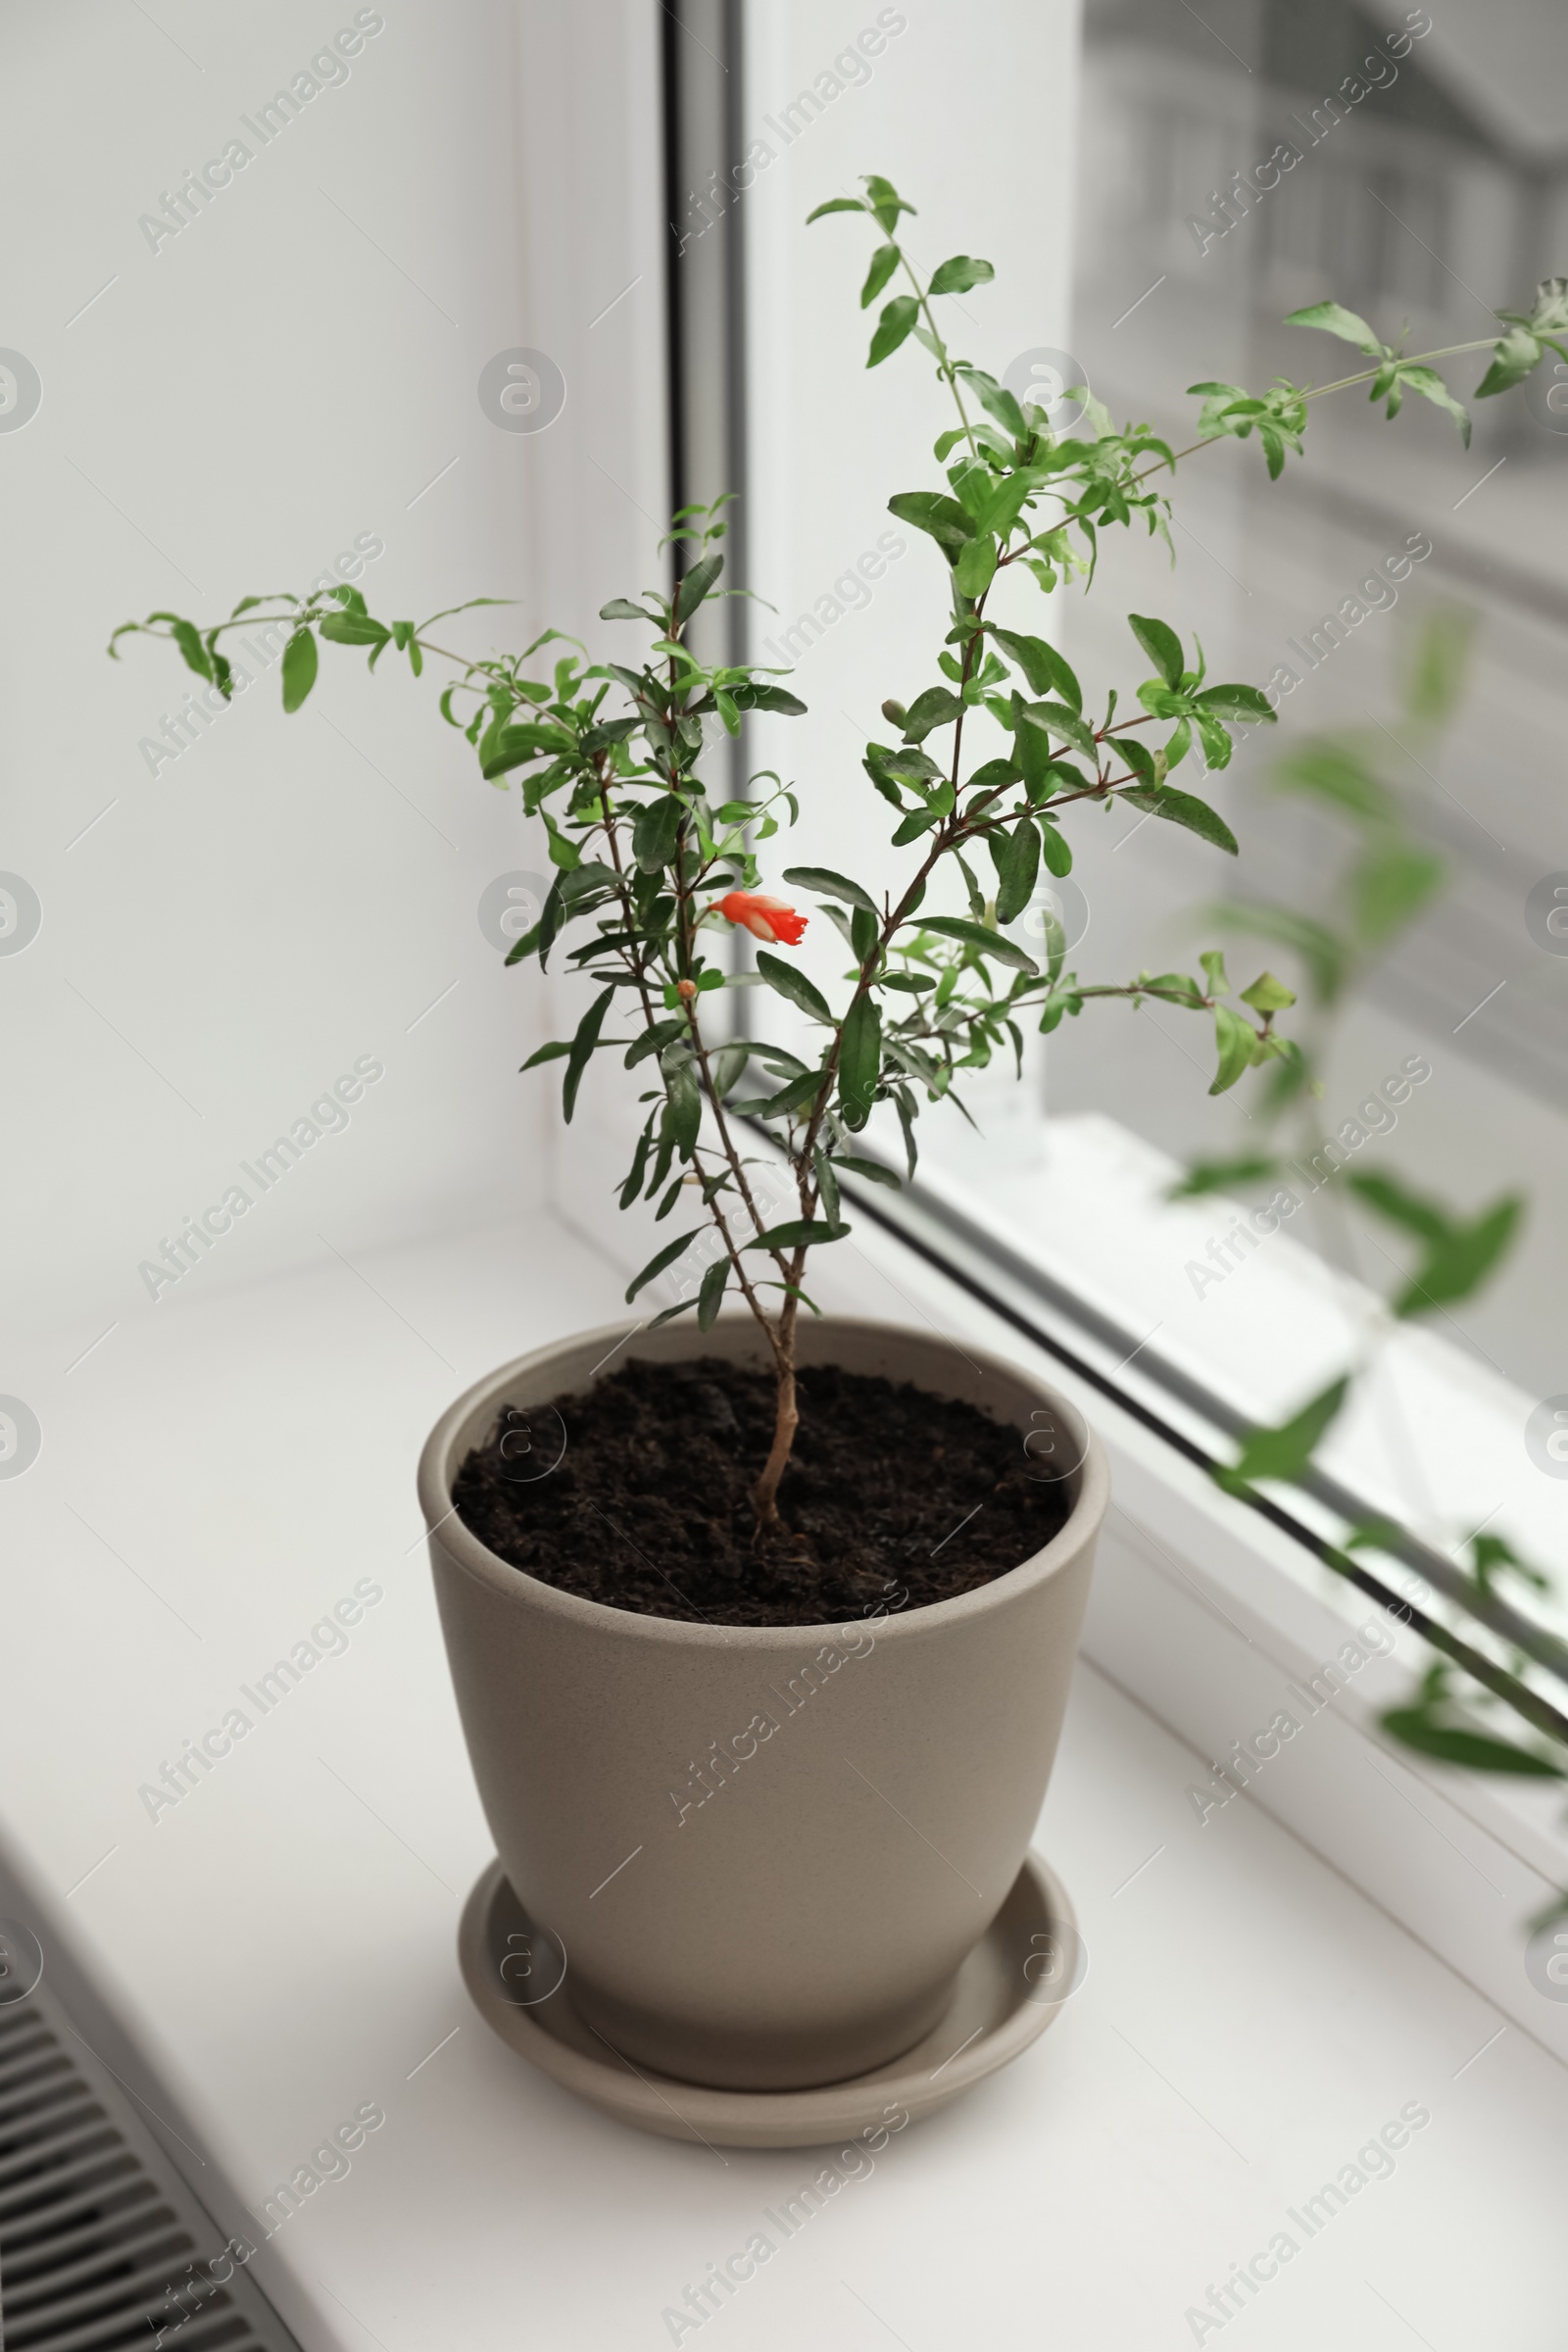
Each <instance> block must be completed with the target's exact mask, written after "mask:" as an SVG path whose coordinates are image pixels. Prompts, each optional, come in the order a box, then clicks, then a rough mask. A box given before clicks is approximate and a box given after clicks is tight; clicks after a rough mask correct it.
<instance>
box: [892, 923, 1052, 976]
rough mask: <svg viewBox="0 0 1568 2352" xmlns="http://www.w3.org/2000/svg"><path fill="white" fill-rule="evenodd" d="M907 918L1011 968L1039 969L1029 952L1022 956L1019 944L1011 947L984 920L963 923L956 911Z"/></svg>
mask: <svg viewBox="0 0 1568 2352" xmlns="http://www.w3.org/2000/svg"><path fill="white" fill-rule="evenodd" d="M908 919H909V921H910V923H911V924H918V926H919V928H920V929H921V930H922V931H934V932H936V934H937V936H938V937H939V938H941V939H956V940H960V941H961V942H962V943H963V945H964V946H965V947H966V948H976V949H978V950H979V952H980V954H981V955H983V956H990V957H991V959H992V961H993V962H995V963H1005V964H1008V965H1010V966H1011V967H1012V969H1013V970H1014V971H1018V972H1038V971H1039V969H1040V966H1039V964H1038V963H1036V962H1035V960H1034V958H1033V957H1032V956H1026V955H1025V954H1024V952H1023V950H1022V948H1016V947H1014V946H1013V944H1012V941H1011V940H1010V939H1003V938H1001V937H1000V936H999V935H998V933H996V932H995V931H992V930H990V929H988V927H987V926H986V925H985V924H984V923H966V922H964V921H963V920H962V918H961V917H960V916H958V915H956V914H925V915H910V916H909V918H908Z"/></svg>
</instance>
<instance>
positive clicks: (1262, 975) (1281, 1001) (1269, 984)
mask: <svg viewBox="0 0 1568 2352" xmlns="http://www.w3.org/2000/svg"><path fill="white" fill-rule="evenodd" d="M1242 1003H1243V1004H1244V1005H1250V1006H1251V1007H1252V1010H1253V1011H1254V1012H1283V1011H1284V1010H1285V1007H1286V1006H1287V1005H1294V1004H1295V1003H1296V992H1295V990H1294V989H1290V988H1287V987H1286V985H1285V983H1284V981H1283V980H1276V979H1275V977H1274V975H1273V973H1272V972H1259V973H1258V976H1257V978H1256V979H1255V980H1254V981H1253V982H1252V985H1251V987H1250V988H1244V989H1243V991H1242Z"/></svg>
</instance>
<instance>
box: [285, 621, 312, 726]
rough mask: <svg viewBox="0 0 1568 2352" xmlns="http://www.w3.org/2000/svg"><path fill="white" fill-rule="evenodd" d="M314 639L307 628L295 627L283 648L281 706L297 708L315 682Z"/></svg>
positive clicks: (289, 708) (286, 709)
mask: <svg viewBox="0 0 1568 2352" xmlns="http://www.w3.org/2000/svg"><path fill="white" fill-rule="evenodd" d="M317 663H318V655H317V651H316V639H315V638H314V637H313V636H312V634H311V632H310V630H309V629H296V630H295V632H294V634H293V636H292V637H291V638H290V639H289V641H288V643H287V645H285V646H284V648H283V708H284V710H285V711H297V710H298V709H299V707H300V705H301V703H303V702H304V700H305V698H306V696H307V695H308V694H309V693H310V691H311V688H312V687H313V686H314V685H315V684H316V671H317Z"/></svg>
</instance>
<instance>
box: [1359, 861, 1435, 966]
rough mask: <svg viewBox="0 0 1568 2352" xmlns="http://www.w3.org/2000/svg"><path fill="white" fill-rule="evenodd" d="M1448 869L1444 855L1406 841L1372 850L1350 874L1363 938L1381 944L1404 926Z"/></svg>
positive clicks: (1369, 942) (1376, 945) (1417, 911)
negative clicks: (1413, 845) (1437, 856)
mask: <svg viewBox="0 0 1568 2352" xmlns="http://www.w3.org/2000/svg"><path fill="white" fill-rule="evenodd" d="M1446 870H1447V869H1446V866H1445V865H1444V862H1443V859H1442V858H1435V857H1433V856H1431V855H1430V854H1429V852H1427V851H1425V850H1418V849H1412V848H1411V847H1409V846H1408V845H1407V844H1405V843H1403V842H1393V843H1391V844H1390V845H1389V847H1388V848H1386V849H1383V848H1375V849H1373V850H1370V851H1369V852H1368V853H1367V855H1366V856H1365V857H1364V858H1361V859H1359V860H1358V862H1357V864H1356V865H1355V867H1354V869H1353V871H1352V873H1351V876H1350V897H1351V905H1352V907H1353V909H1354V914H1355V925H1356V929H1357V931H1358V932H1359V933H1360V935H1361V937H1362V939H1363V940H1365V941H1366V942H1367V943H1368V944H1369V945H1370V946H1373V947H1381V946H1382V945H1383V943H1384V942H1385V941H1386V940H1388V939H1390V938H1391V937H1392V936H1393V934H1394V933H1395V932H1396V931H1400V930H1402V929H1403V928H1404V926H1405V924H1406V923H1408V922H1410V921H1411V920H1413V918H1414V917H1415V916H1416V915H1417V914H1418V913H1419V912H1420V910H1421V908H1422V907H1424V906H1425V905H1426V904H1427V901H1428V900H1429V899H1430V898H1431V897H1432V896H1433V894H1434V893H1435V892H1436V891H1438V890H1439V889H1441V887H1442V885H1443V882H1444V880H1445V877H1446Z"/></svg>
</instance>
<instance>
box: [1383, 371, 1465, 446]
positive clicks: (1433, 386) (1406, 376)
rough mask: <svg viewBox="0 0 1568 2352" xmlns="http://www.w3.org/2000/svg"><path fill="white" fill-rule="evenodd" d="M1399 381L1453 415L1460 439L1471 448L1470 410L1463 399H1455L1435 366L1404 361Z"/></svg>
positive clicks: (1448, 414) (1446, 413)
mask: <svg viewBox="0 0 1568 2352" xmlns="http://www.w3.org/2000/svg"><path fill="white" fill-rule="evenodd" d="M1399 381H1400V383H1401V384H1408V385H1409V387H1410V390H1411V391H1412V392H1419V393H1420V395H1421V397H1422V399H1423V400H1430V401H1431V403H1432V405H1433V407H1434V408H1435V409H1442V411H1443V412H1444V414H1445V416H1447V417H1452V418H1453V421H1454V423H1455V424H1456V425H1457V426H1458V428H1459V438H1460V440H1461V441H1462V442H1463V443H1464V445H1465V447H1466V449H1468V448H1469V446H1470V412H1469V410H1468V409H1467V408H1466V407H1465V405H1464V403H1463V402H1462V401H1458V400H1455V399H1454V397H1453V394H1452V393H1451V392H1450V391H1449V390H1448V387H1447V385H1446V383H1445V382H1444V380H1443V378H1442V376H1441V375H1440V374H1439V373H1438V371H1437V369H1436V368H1422V367H1418V366H1417V365H1416V364H1415V363H1414V362H1413V361H1412V362H1406V363H1403V364H1401V366H1400V368H1399Z"/></svg>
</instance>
